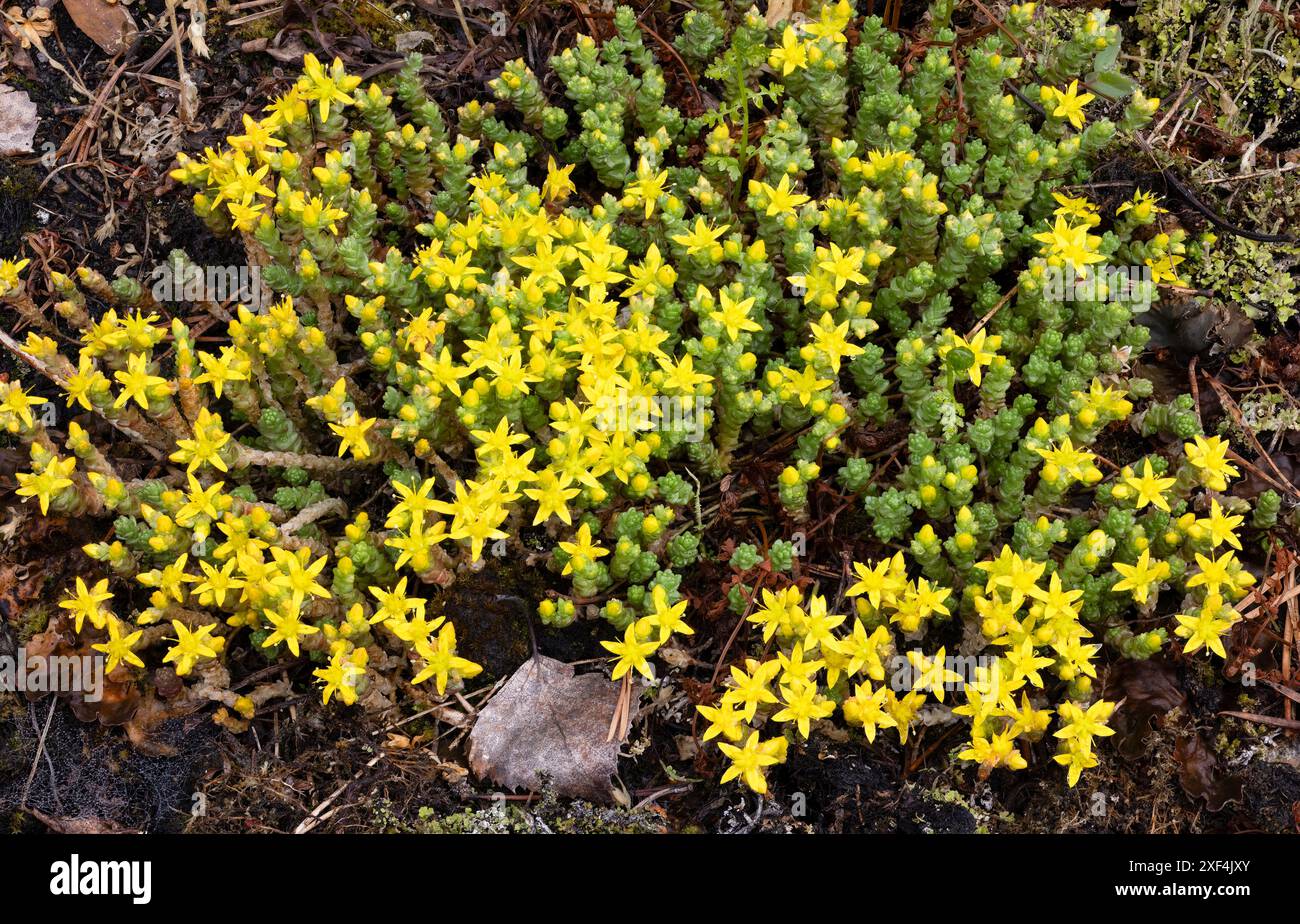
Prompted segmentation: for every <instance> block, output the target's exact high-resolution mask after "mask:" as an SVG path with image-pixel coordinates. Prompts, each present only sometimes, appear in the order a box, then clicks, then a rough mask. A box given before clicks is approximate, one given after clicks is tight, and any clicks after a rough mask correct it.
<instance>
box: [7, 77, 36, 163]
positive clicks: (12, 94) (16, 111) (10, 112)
mask: <svg viewBox="0 0 1300 924" xmlns="http://www.w3.org/2000/svg"><path fill="white" fill-rule="evenodd" d="M39 123H40V119H39V118H38V117H37V115H36V104H35V103H33V102H32V98H31V97H30V96H28V95H27V93H26V91H24V90H15V89H14V88H13V87H11V86H9V85H7V84H3V83H0V154H4V155H12V154H27V153H30V152H31V150H32V141H34V140H35V138H36V127H37V125H38V124H39Z"/></svg>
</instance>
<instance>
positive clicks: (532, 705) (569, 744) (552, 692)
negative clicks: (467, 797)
mask: <svg viewBox="0 0 1300 924" xmlns="http://www.w3.org/2000/svg"><path fill="white" fill-rule="evenodd" d="M618 691H619V685H618V684H616V683H612V682H611V681H609V680H608V679H607V678H606V677H605V676H604V675H602V674H582V675H580V676H574V673H573V665H571V664H565V663H564V662H563V661H556V660H555V659H554V658H547V657H544V656H541V655H538V656H537V657H535V658H532V659H530V660H528V661H525V662H524V664H523V665H522V666H521V667H520V668H519V669H518V670H517V671H515V673H514V675H513V676H511V678H510V679H509V680H508V681H506V684H505V686H503V687H502V688H501V692H499V693H497V695H496V696H494V697H492V699H491V701H490V702H488V704H487V705H486V706H484V707H483V711H482V712H481V713H479V717H478V721H476V722H475V723H474V730H473V731H472V732H470V736H469V765H470V769H472V770H473V771H474V773H475V774H476V775H478V776H480V777H488V778H489V779H491V780H493V781H494V782H496V783H497V784H498V785H500V786H504V787H506V788H508V789H520V788H523V789H529V790H536V789H538V788H540V786H541V781H540V779H539V775H545V776H546V777H547V778H549V779H550V781H551V784H552V785H553V786H554V788H555V791H556V792H557V793H558V794H560V795H562V796H572V797H576V798H583V799H591V800H593V801H594V800H599V801H601V802H609V801H610V800H611V799H612V797H613V790H612V789H611V787H610V782H609V780H610V777H611V776H612V775H613V774H614V771H615V770H616V769H617V768H618V748H619V742H618V741H606V740H605V739H606V737H607V736H608V734H609V721H610V716H612V715H613V714H614V707H615V705H616V703H617V701H618Z"/></svg>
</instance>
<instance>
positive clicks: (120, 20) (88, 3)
mask: <svg viewBox="0 0 1300 924" xmlns="http://www.w3.org/2000/svg"><path fill="white" fill-rule="evenodd" d="M63 8H64V9H65V10H67V11H68V15H69V16H71V17H72V21H73V22H74V23H76V25H77V28H78V29H80V30H81V31H82V32H84V33H86V35H87V36H88V37H89V38H90V40H91V41H93V42H94V43H95V44H96V45H98V46H99V47H100V48H101V49H103V51H104V54H108V55H115V54H118V53H120V52H123V51H126V49H128V48H130V47H131V43H132V42H134V41H135V37H136V36H137V35H139V34H140V30H139V29H138V28H137V27H136V24H135V20H134V19H132V18H131V13H130V11H129V10H127V8H126V7H125V6H124V5H123V4H121V3H108V2H107V0H63Z"/></svg>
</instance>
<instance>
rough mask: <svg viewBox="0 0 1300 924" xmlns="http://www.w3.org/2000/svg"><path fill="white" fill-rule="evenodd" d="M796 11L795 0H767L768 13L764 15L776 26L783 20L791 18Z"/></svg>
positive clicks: (770, 24)
mask: <svg viewBox="0 0 1300 924" xmlns="http://www.w3.org/2000/svg"><path fill="white" fill-rule="evenodd" d="M793 12H794V0H767V15H766V16H765V17H764V19H765V20H766V22H767V24H768V25H769V26H775V25H776V24H777V23H779V22H781V21H782V20H789V19H790V15H791V14H792V13H793Z"/></svg>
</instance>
